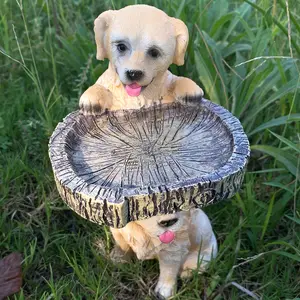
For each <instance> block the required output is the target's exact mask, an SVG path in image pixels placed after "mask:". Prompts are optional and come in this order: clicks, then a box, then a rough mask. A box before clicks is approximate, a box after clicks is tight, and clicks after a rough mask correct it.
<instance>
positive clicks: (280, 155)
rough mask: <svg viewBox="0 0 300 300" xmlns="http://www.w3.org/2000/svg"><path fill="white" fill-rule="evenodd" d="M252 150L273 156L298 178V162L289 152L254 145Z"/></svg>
mask: <svg viewBox="0 0 300 300" xmlns="http://www.w3.org/2000/svg"><path fill="white" fill-rule="evenodd" d="M251 149H252V150H257V151H260V152H263V153H266V154H268V155H271V156H273V157H274V158H275V159H277V160H278V161H280V162H281V163H282V164H283V165H284V166H285V167H286V168H287V169H288V170H289V171H290V172H291V173H292V174H293V175H294V176H296V174H297V167H296V166H297V160H296V158H295V157H294V156H292V155H291V154H289V153H288V152H286V151H284V150H282V149H277V148H275V147H272V146H267V145H254V146H251Z"/></svg>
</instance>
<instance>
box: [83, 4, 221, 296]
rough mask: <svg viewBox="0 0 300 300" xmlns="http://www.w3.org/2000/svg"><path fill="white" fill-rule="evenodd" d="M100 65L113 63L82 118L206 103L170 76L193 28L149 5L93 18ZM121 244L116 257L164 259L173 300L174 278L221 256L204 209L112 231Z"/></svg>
mask: <svg viewBox="0 0 300 300" xmlns="http://www.w3.org/2000/svg"><path fill="white" fill-rule="evenodd" d="M94 31H95V40H96V44H97V59H99V60H103V59H105V58H108V59H109V61H110V63H109V67H108V69H107V70H106V71H105V72H104V73H103V74H102V75H101V76H100V78H99V79H98V80H97V82H96V83H95V84H94V85H93V86H91V87H90V88H88V89H87V90H86V91H85V92H84V94H83V95H82V96H81V98H80V103H79V104H80V108H81V111H82V112H83V113H84V114H96V113H99V112H101V111H104V110H117V109H140V108H141V107H147V106H151V105H153V104H154V103H159V104H164V103H172V102H173V101H176V100H180V99H186V98H187V97H191V98H192V99H199V101H200V100H201V98H202V96H203V91H202V89H201V88H200V87H199V86H198V85H197V84H196V83H195V82H193V81H192V80H190V79H188V78H184V77H177V76H175V75H173V74H172V73H171V72H169V71H168V67H169V66H170V65H171V64H172V63H175V64H177V65H179V66H180V65H183V63H184V54H185V51H186V48H187V45H188V38H189V36H188V29H187V27H186V25H185V24H184V23H183V22H182V21H181V20H179V19H175V18H171V17H169V16H167V15H166V14H165V13H164V12H163V11H161V10H159V9H157V8H154V7H151V6H148V5H132V6H127V7H125V8H123V9H120V10H117V11H112V10H109V11H106V12H103V13H102V14H101V15H100V16H99V17H98V18H97V19H96V20H95V27H94ZM111 232H112V234H113V237H114V239H115V241H116V246H115V248H114V250H113V251H112V253H111V257H112V258H113V259H115V260H118V261H120V260H121V261H129V260H130V258H131V255H132V254H133V252H134V253H135V254H136V256H137V257H138V259H153V258H157V259H158V260H159V266H160V276H159V280H158V283H157V286H156V288H155V291H156V292H157V293H158V295H160V296H161V297H164V298H168V297H170V296H172V295H174V293H175V290H176V279H177V275H179V274H180V275H181V277H188V276H189V275H190V274H191V270H193V269H197V267H199V268H198V271H203V270H204V268H205V266H206V265H207V263H208V262H209V261H210V260H211V258H212V257H214V256H215V255H216V253H217V242H216V238H215V235H214V233H213V231H212V227H211V224H210V221H209V219H208V217H207V216H206V215H205V213H204V212H203V211H202V210H200V209H191V210H190V211H182V212H177V213H175V214H169V215H163V216H155V217H152V218H149V219H146V220H141V221H135V222H130V223H128V224H127V225H126V226H125V227H124V228H122V229H114V228H111Z"/></svg>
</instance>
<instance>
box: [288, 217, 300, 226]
mask: <svg viewBox="0 0 300 300" xmlns="http://www.w3.org/2000/svg"><path fill="white" fill-rule="evenodd" d="M285 217H287V218H289V219H290V220H292V221H294V222H295V223H297V224H298V225H300V218H296V217H291V216H288V215H285Z"/></svg>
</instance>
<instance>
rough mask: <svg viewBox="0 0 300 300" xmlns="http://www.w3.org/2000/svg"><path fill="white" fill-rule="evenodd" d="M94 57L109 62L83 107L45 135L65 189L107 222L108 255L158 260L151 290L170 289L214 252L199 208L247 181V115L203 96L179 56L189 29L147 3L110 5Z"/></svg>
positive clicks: (83, 210)
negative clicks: (179, 71) (177, 71)
mask: <svg viewBox="0 0 300 300" xmlns="http://www.w3.org/2000/svg"><path fill="white" fill-rule="evenodd" d="M94 30H95V40H96V45H97V59H99V60H103V59H105V58H108V59H109V67H108V69H107V70H106V71H105V72H104V73H103V74H102V75H101V76H100V78H99V79H98V80H97V82H96V83H95V84H94V85H93V86H91V87H90V88H88V89H87V90H86V91H85V92H84V93H83V95H82V96H81V98H80V110H79V111H76V112H73V113H71V114H70V115H68V116H67V117H66V118H65V119H64V121H63V122H62V123H60V124H59V125H58V126H57V128H56V129H55V131H54V133H53V135H52V137H51V140H50V144H49V148H50V149H49V153H50V159H51V163H52V166H53V171H54V177H55V180H56V183H57V187H58V190H59V192H60V195H61V197H62V199H63V200H64V201H65V202H66V203H67V204H68V205H69V207H70V208H71V209H73V210H74V211H76V212H77V213H78V214H79V215H81V216H82V217H84V218H86V219H88V220H90V221H92V222H95V223H98V224H106V225H109V226H110V228H111V232H112V235H113V237H114V239H115V242H116V245H115V248H114V249H113V251H112V253H111V258H112V259H114V260H117V261H130V259H131V257H132V255H133V254H135V255H136V256H137V257H138V258H139V259H152V258H157V259H158V260H159V266H160V276H159V280H158V283H157V285H156V288H155V291H156V292H157V294H158V295H160V296H162V297H165V298H168V297H170V296H172V295H174V293H175V290H176V281H177V276H178V275H180V276H182V277H188V276H190V275H191V272H192V270H197V271H200V272H201V271H203V270H204V269H205V267H206V266H207V263H208V262H209V261H210V260H211V259H212V258H213V257H215V256H216V254H217V242H216V238H215V235H214V233H213V230H212V226H211V223H210V221H209V219H208V217H207V216H206V214H205V213H204V212H203V211H202V210H201V209H200V208H201V207H204V206H207V205H209V204H212V203H214V202H216V201H219V200H221V199H224V198H229V197H231V196H232V195H234V193H235V192H236V191H237V190H238V188H239V187H240V185H241V183H242V180H243V175H244V171H245V166H246V163H247V160H248V157H249V143H248V139H247V137H246V135H245V133H244V131H243V128H242V126H241V124H240V122H239V121H238V120H237V119H236V118H235V117H234V116H232V115H231V114H230V113H229V112H228V111H227V110H226V109H224V108H223V107H221V106H218V105H216V104H213V103H212V102H210V101H208V100H205V99H203V98H202V97H203V91H202V89H201V88H200V87H199V86H198V85H197V84H196V83H195V82H193V81H192V80H190V79H188V78H184V77H177V76H175V75H173V74H172V73H171V72H170V71H168V68H169V66H170V65H171V64H172V63H174V64H177V65H179V66H180V65H183V63H184V55H185V52H186V49H187V45H188V29H187V27H186V25H185V24H184V23H183V22H182V21H181V20H179V19H175V18H172V17H169V16H167V15H166V14H165V13H164V12H163V11H161V10H159V9H157V8H154V7H151V6H148V5H132V6H127V7H125V8H123V9H120V10H109V11H105V12H103V13H102V14H101V15H100V16H99V17H98V18H97V19H96V20H95V27H94Z"/></svg>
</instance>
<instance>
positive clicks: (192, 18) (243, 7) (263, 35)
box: [0, 0, 300, 300]
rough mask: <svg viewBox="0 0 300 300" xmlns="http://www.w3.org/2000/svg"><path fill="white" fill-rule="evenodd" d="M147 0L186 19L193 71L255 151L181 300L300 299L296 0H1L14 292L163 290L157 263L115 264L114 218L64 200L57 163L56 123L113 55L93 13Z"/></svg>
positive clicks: (7, 227) (74, 295) (89, 294)
mask: <svg viewBox="0 0 300 300" xmlns="http://www.w3.org/2000/svg"><path fill="white" fill-rule="evenodd" d="M141 2H142V3H147V4H151V5H154V6H156V7H158V8H161V9H163V10H164V11H165V12H167V13H168V14H169V15H172V16H175V17H178V18H180V19H182V20H183V21H184V22H185V23H186V24H187V26H188V27H189V32H190V43H189V47H188V51H187V55H186V63H185V65H184V66H183V67H180V68H179V67H176V66H172V67H171V70H172V72H174V73H176V74H179V75H184V76H186V77H190V78H192V79H193V80H195V81H196V82H197V83H198V84H199V85H200V86H202V87H203V88H204V90H205V93H206V97H207V98H208V99H211V100H213V101H214V102H216V103H219V104H221V105H223V106H225V107H226V108H227V109H229V110H230V111H231V112H232V113H233V114H234V115H235V116H237V117H238V118H239V119H240V120H241V122H242V124H243V126H244V128H245V131H246V132H247V134H248V136H249V139H250V142H251V148H252V157H251V161H250V164H249V167H248V172H247V174H246V177H245V182H244V185H243V188H242V189H241V191H240V193H238V194H237V195H236V196H235V197H233V199H232V200H230V201H224V202H223V203H219V204H217V205H214V206H211V207H208V208H207V209H206V210H205V211H206V213H207V214H208V215H209V217H210V219H211V220H212V223H213V228H214V230H215V232H216V235H217V238H218V243H219V246H220V249H219V255H218V257H217V259H216V260H215V262H214V263H212V264H211V266H210V268H209V270H208V271H207V272H206V273H205V274H203V275H202V276H198V275H196V274H195V276H194V277H193V279H192V280H190V281H188V282H179V290H178V294H177V296H175V297H174V299H244V298H246V299H252V298H254V299H260V298H262V299H296V298H297V297H300V272H299V263H300V250H299V249H300V234H299V225H300V214H299V157H300V148H299V120H300V101H299V87H300V85H299V83H300V72H299V68H300V65H299V57H300V26H299V24H300V3H299V1H297V0H257V1H254V0H244V1H242V0H210V1H209V0H197V1H196V0H186V1H171V0H162V1H159V0H153V1H123V0H111V1H105V0H97V1H95V0H32V1H30V0H23V1H21V0H18V1H17V0H2V1H1V2H0V70H1V72H0V103H1V109H0V151H1V154H0V180H1V181H0V257H3V256H5V255H6V254H9V253H10V252H12V251H19V252H21V253H22V254H23V258H24V261H23V272H24V285H23V288H22V290H21V292H20V293H19V294H17V295H15V296H14V297H12V299H123V300H125V299H154V297H155V296H154V294H153V292H152V290H153V287H154V285H155V281H156V280H157V276H158V265H157V263H156V262H154V261H146V262H136V263H135V264H131V265H114V264H112V263H111V262H110V261H109V260H108V259H107V256H108V253H109V250H110V249H111V247H112V241H111V236H110V233H109V231H108V229H107V228H106V227H99V226H96V225H94V224H90V223H88V222H87V221H85V220H83V219H81V218H80V217H77V216H76V215H75V214H74V213H73V212H71V211H70V210H69V209H68V208H67V207H66V206H65V205H64V204H63V203H62V201H61V200H60V198H59V196H58V193H57V191H56V188H55V184H54V180H53V175H52V171H51V166H50V163H49V159H48V153H47V147H48V139H49V137H50V135H51V133H52V131H53V130H54V128H55V126H56V124H57V123H58V122H59V121H61V120H62V118H63V117H64V116H65V115H66V114H67V113H68V112H70V111H72V110H74V109H76V108H77V103H78V99H79V96H80V95H81V93H82V92H83V91H84V90H85V89H86V88H87V87H88V86H89V85H91V84H93V83H94V82H95V81H96V79H97V78H98V77H99V76H100V75H101V73H102V72H103V71H104V70H105V69H106V67H107V62H104V63H103V62H98V61H96V59H95V43H94V37H93V21H94V19H95V18H96V17H97V16H98V15H99V14H100V13H101V12H102V11H104V10H107V9H109V8H116V9H118V8H121V7H123V6H125V5H128V4H134V3H141Z"/></svg>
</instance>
